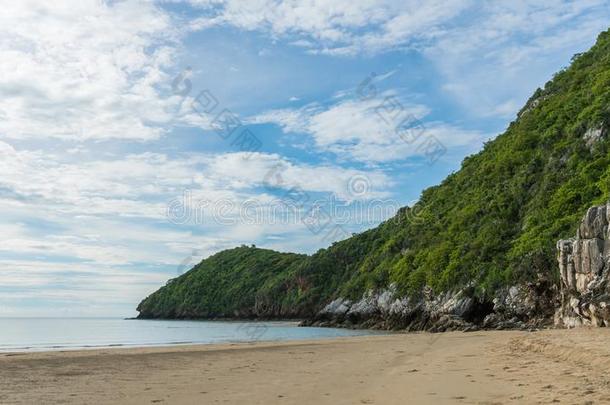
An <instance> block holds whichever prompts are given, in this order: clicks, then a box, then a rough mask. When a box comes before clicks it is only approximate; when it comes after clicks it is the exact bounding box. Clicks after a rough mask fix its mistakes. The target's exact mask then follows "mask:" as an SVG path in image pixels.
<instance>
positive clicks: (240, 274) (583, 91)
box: [138, 31, 610, 329]
mask: <svg viewBox="0 0 610 405" xmlns="http://www.w3.org/2000/svg"><path fill="white" fill-rule="evenodd" d="M609 127H610V31H606V32H603V33H602V34H600V36H599V38H598V40H597V42H596V44H595V45H594V46H593V47H592V48H591V49H590V50H589V51H588V52H586V53H583V54H580V55H576V56H575V57H574V58H573V60H572V63H571V65H570V66H569V68H566V69H564V70H562V71H560V72H558V73H557V74H556V75H555V76H554V77H553V79H552V80H550V81H549V82H548V83H547V84H546V85H545V86H544V88H542V89H538V90H536V91H535V93H534V94H533V95H532V97H531V98H530V99H529V101H528V102H527V103H526V105H525V106H524V107H523V109H522V110H521V111H520V112H519V114H518V117H517V119H516V120H515V121H513V122H512V123H511V124H510V125H509V127H508V129H507V130H506V131H505V132H504V133H503V134H501V135H499V136H498V137H496V138H495V139H494V140H493V141H490V142H488V143H487V144H486V145H485V146H484V148H483V150H482V151H480V152H479V153H477V154H475V155H473V156H469V157H467V158H466V159H464V161H463V163H462V166H461V169H460V170H459V171H457V172H455V173H453V174H451V175H449V176H448V177H447V178H446V179H445V180H444V181H443V182H442V183H441V184H439V185H437V186H434V187H430V188H428V189H426V190H425V191H424V192H423V193H422V196H421V198H420V200H419V202H418V203H417V204H416V205H415V206H414V207H410V208H409V207H406V208H404V209H402V210H401V211H400V212H399V213H398V214H397V216H396V217H395V218H392V219H389V220H388V221H386V222H384V223H382V224H381V225H380V226H378V227H376V228H374V229H371V230H369V231H366V232H363V233H361V234H358V235H355V236H353V237H351V238H349V239H347V240H344V241H341V242H338V243H335V244H333V245H332V246H330V247H329V248H327V249H321V250H320V251H318V252H317V253H316V254H314V255H311V256H303V255H293V254H285V253H278V252H272V251H269V250H263V249H255V248H246V247H242V248H236V249H232V250H228V251H225V252H220V253H218V254H216V255H214V256H212V257H210V258H208V259H206V260H204V261H203V262H201V263H200V264H199V265H197V266H196V267H195V268H193V269H192V270H191V271H189V272H188V273H186V274H184V275H183V276H181V277H179V278H177V279H175V280H172V281H170V283H168V285H166V286H165V287H162V288H161V289H160V290H159V291H157V292H155V293H154V294H152V295H151V296H149V297H148V298H146V299H145V300H144V301H143V302H142V303H141V304H140V305H139V307H138V311H140V316H141V317H164V318H172V317H216V316H238V317H241V316H248V317H265V318H273V317H299V318H308V319H310V320H312V319H313V320H315V321H316V322H317V323H322V324H324V323H325V322H332V323H341V324H344V323H347V324H354V323H359V324H363V325H365V326H367V325H368V326H370V325H373V324H374V325H376V326H380V327H412V328H417V329H422V328H430V327H431V325H432V324H433V323H431V322H430V319H436V320H438V319H439V318H442V317H443V315H450V318H451V319H450V320H447V319H445V320H444V321H443V322H444V324H446V325H450V324H451V323H452V322H454V321H455V322H458V323H459V322H462V321H466V322H469V323H470V322H475V321H476V322H479V323H480V322H483V319H484V318H488V319H489V317H488V315H491V314H495V315H497V316H498V317H499V316H500V314H503V316H504V318H507V317H511V318H515V316H516V317H517V318H519V319H520V321H523V322H527V321H529V320H531V319H534V318H535V319H539V318H545V319H548V317H549V316H550V315H549V314H550V313H551V312H552V310H551V309H552V306H553V303H552V302H551V301H552V300H553V299H552V296H553V294H554V292H555V289H556V287H555V286H557V285H558V281H559V277H558V274H559V273H558V269H557V262H556V250H555V244H556V242H557V240H559V239H563V238H566V237H569V236H571V235H572V234H573V232H574V230H575V229H576V228H577V225H578V224H579V222H580V218H581V217H582V215H583V214H584V213H585V212H586V211H587V208H588V207H590V206H592V205H596V204H601V203H604V202H605V201H606V199H607V198H608V196H609V195H610V193H609V191H610V154H609V147H608V146H609V143H608V139H607V133H608V128H609ZM518 297H521V298H518ZM527 297H529V298H527ZM543 297H544V300H543V299H542V298H543ZM527 299H532V300H535V302H537V303H538V304H536V305H535V306H534V307H535V308H533V309H531V310H526V309H523V308H522V309H521V310H518V309H517V308H518V307H519V303H518V302H517V301H521V303H523V302H525V301H526V300H527ZM494 300H495V302H494ZM545 300H546V301H548V302H546V301H545ZM329 304H331V305H329ZM521 306H523V305H521ZM456 316H457V317H459V318H460V319H459V320H455V319H454V318H455V317H456ZM492 318H493V317H492ZM496 321H497V322H500V321H499V320H497V319H496ZM434 324H436V325H438V322H435V323H434Z"/></svg>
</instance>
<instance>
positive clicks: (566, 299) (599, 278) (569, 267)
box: [555, 203, 610, 327]
mask: <svg viewBox="0 0 610 405" xmlns="http://www.w3.org/2000/svg"><path fill="white" fill-rule="evenodd" d="M609 222H610V203H608V204H606V205H601V206H596V207H592V208H590V209H589V210H588V211H587V213H586V215H585V217H584V218H583V220H582V222H581V223H580V226H579V227H578V231H577V233H576V237H575V238H572V239H565V240H560V241H559V242H558V243H557V250H558V252H559V253H558V261H559V273H560V277H561V298H560V299H561V306H560V308H559V309H558V310H557V312H556V314H555V324H556V325H557V326H565V327H575V326H581V325H587V326H609V324H610V295H609V292H610V290H609V287H610V284H609V283H608V278H609V277H610V235H609V233H608V232H609V228H608V223H609Z"/></svg>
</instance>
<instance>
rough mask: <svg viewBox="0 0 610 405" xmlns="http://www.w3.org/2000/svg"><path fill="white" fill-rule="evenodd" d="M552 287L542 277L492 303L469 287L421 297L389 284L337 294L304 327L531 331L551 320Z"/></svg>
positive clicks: (497, 298)
mask: <svg viewBox="0 0 610 405" xmlns="http://www.w3.org/2000/svg"><path fill="white" fill-rule="evenodd" d="M554 291H555V289H554V287H553V286H552V283H551V282H550V281H547V280H546V279H544V278H542V277H541V278H540V279H539V280H538V281H537V282H535V283H528V284H524V285H521V286H513V287H511V288H508V289H505V290H501V291H499V293H498V294H497V296H496V297H495V298H494V299H493V301H480V300H479V299H477V298H475V297H474V296H473V289H472V288H465V289H461V290H455V291H449V292H446V293H444V294H440V295H434V294H433V293H432V291H431V290H430V289H426V290H425V291H424V292H423V294H422V296H421V297H419V298H411V297H398V296H397V295H396V288H395V286H394V285H391V286H390V287H389V288H388V289H386V290H382V291H380V292H376V293H375V292H372V291H369V292H368V293H366V294H364V295H363V297H362V298H361V299H360V300H358V301H351V300H348V299H345V298H337V299H335V300H333V301H332V302H330V303H328V304H327V305H326V306H325V307H324V308H323V309H322V310H321V311H320V312H319V313H318V314H317V315H316V316H315V317H314V318H313V319H310V320H307V321H304V322H303V323H302V324H303V325H304V326H340V327H361V328H377V329H393V330H407V331H419V330H427V331H430V332H444V331H449V330H477V329H480V328H486V329H515V328H521V329H530V328H535V327H539V326H543V325H546V324H548V323H549V318H552V315H553V311H554V308H555V305H554V301H555V300H554V298H555V295H556V294H555V293H554Z"/></svg>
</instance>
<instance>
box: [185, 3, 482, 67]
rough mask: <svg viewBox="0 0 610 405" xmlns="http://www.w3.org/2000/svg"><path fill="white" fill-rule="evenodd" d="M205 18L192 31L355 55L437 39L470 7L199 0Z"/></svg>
mask: <svg viewBox="0 0 610 405" xmlns="http://www.w3.org/2000/svg"><path fill="white" fill-rule="evenodd" d="M190 3H191V4H193V5H194V6H197V7H199V8H201V9H202V10H203V12H204V15H202V16H200V17H199V18H197V19H196V20H195V21H193V22H192V23H191V28H192V29H207V28H209V27H212V26H216V25H224V24H226V25H233V26H235V27H238V28H241V29H244V30H259V31H264V32H267V33H269V34H270V35H271V36H274V37H282V36H288V37H290V36H297V37H298V39H296V40H294V41H293V43H294V44H295V45H297V46H302V47H306V48H309V49H310V51H311V52H320V53H328V54H337V55H341V54H343V55H353V54H356V53H359V52H377V51H380V50H388V49H393V48H396V47H400V46H404V45H406V44H409V43H411V42H412V41H413V40H414V39H420V40H421V39H427V38H432V37H434V36H435V35H436V31H439V30H440V29H441V27H442V25H443V24H444V23H445V22H446V21H448V20H449V19H451V18H453V17H455V16H457V15H459V14H460V12H461V11H463V10H464V9H465V8H466V7H467V6H468V5H469V4H470V1H467V0H407V1H404V0H403V1H396V0H364V1H357V2H354V1H350V0H335V1H332V2H329V1H325V0H313V1H308V2H306V3H303V2H299V1H293V0H288V1H278V0H257V1H248V2H245V1H239V0H227V1H205V0H204V1H200V0H191V1H190Z"/></svg>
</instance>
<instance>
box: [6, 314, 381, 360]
mask: <svg viewBox="0 0 610 405" xmlns="http://www.w3.org/2000/svg"><path fill="white" fill-rule="evenodd" d="M380 333H382V332H378V331H371V330H350V329H336V328H316V327H299V326H298V325H297V323H296V322H231V321H184V320H141V319H120V318H0V352H31V351H48V350H77V349H93V348H106V347H148V346H166V345H188V344H212V343H239V342H257V341H289V340H302V339H306V340H312V339H328V338H335V337H342V336H364V335H372V334H380Z"/></svg>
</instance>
